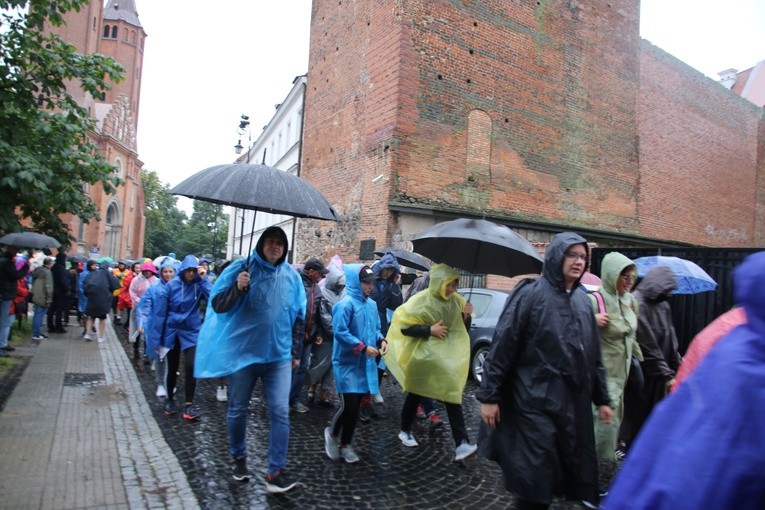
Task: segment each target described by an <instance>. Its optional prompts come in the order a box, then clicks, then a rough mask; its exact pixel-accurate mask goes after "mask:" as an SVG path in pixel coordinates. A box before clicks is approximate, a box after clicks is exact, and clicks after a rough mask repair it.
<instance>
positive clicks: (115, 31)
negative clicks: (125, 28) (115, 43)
mask: <svg viewBox="0 0 765 510" xmlns="http://www.w3.org/2000/svg"><path fill="white" fill-rule="evenodd" d="M116 38H117V26H116V25H115V26H113V27H112V39H116Z"/></svg>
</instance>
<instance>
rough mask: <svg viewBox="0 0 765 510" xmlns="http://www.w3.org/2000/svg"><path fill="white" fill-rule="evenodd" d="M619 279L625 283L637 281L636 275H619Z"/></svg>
mask: <svg viewBox="0 0 765 510" xmlns="http://www.w3.org/2000/svg"><path fill="white" fill-rule="evenodd" d="M619 278H621V279H622V280H624V281H625V282H630V283H631V282H634V281H635V280H636V279H637V278H636V277H635V275H634V274H622V275H619Z"/></svg>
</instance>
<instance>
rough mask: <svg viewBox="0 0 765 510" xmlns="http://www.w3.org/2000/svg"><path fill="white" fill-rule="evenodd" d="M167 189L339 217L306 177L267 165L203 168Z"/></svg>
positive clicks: (325, 217) (253, 207)
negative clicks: (302, 177)
mask: <svg viewBox="0 0 765 510" xmlns="http://www.w3.org/2000/svg"><path fill="white" fill-rule="evenodd" d="M170 193H171V194H173V195H183V196H184V197H189V198H193V199H196V200H204V201H205V202H212V203H215V204H222V205H230V206H233V207H237V208H239V209H250V210H255V211H265V212H269V213H273V214H287V215H290V216H297V217H300V218H316V219H320V220H335V221H337V220H338V216H337V213H336V212H335V209H334V208H333V207H332V206H331V205H330V204H329V202H327V199H326V198H324V195H322V194H321V193H320V192H319V190H317V189H316V188H314V187H313V186H312V185H311V184H310V183H309V182H308V181H306V180H304V179H301V178H300V177H297V176H295V175H292V174H291V173H289V172H285V171H282V170H277V169H276V168H272V167H270V166H266V165H251V164H244V163H234V164H229V165H218V166H213V167H210V168H206V169H204V170H202V171H201V172H197V173H196V174H194V175H192V176H191V177H189V178H188V179H186V180H185V181H183V182H182V183H180V184H178V185H177V186H175V187H174V188H173V189H171V190H170Z"/></svg>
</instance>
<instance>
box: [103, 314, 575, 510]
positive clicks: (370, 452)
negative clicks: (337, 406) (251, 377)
mask: <svg viewBox="0 0 765 510" xmlns="http://www.w3.org/2000/svg"><path fill="white" fill-rule="evenodd" d="M117 329H119V330H121V329H122V328H117ZM118 336H119V337H121V341H122V343H123V346H126V353H127V355H128V356H131V357H132V347H130V348H128V347H127V344H126V343H125V334H124V332H123V331H120V332H119V333H118ZM134 366H135V368H136V373H137V375H138V379H139V381H140V383H141V386H142V388H143V391H144V394H145V396H146V400H147V401H148V402H149V405H150V407H151V409H152V412H153V414H154V417H155V419H156V420H157V423H158V424H159V428H160V430H161V431H162V433H163V434H164V436H165V439H166V441H167V443H168V444H169V445H170V447H171V448H172V449H173V451H174V453H175V454H176V456H177V458H178V461H179V463H180V465H181V466H182V467H183V470H184V471H185V473H186V476H187V478H188V482H189V485H190V486H191V488H192V490H193V491H194V494H195V495H196V497H197V499H198V501H199V504H200V506H201V507H202V508H205V509H219V508H220V509H223V508H274V509H290V508H296V509H297V508H300V509H305V508H327V509H330V508H332V509H336V508H412V509H414V508H417V509H423V508H453V509H466V508H468V509H484V510H486V509H494V508H513V507H514V505H513V498H512V497H511V496H510V495H509V494H508V493H507V491H506V490H505V488H504V485H503V482H502V475H501V471H500V469H499V467H498V466H497V465H496V464H494V463H493V462H489V461H487V460H485V459H483V458H479V457H478V456H477V455H474V456H472V457H469V458H468V459H467V460H466V461H464V462H458V463H455V462H453V461H452V459H453V456H454V443H453V441H452V437H451V433H450V431H449V428H448V423H445V424H444V427H443V428H441V430H440V431H437V432H435V433H429V432H428V431H427V428H426V427H424V425H423V426H422V427H421V429H420V430H415V437H416V438H417V440H418V442H419V443H420V446H419V447H418V448H411V449H410V448H405V447H404V446H402V445H401V443H400V442H399V440H398V437H397V435H398V431H399V413H400V410H401V405H402V403H403V395H402V393H401V392H400V387H399V386H398V385H397V384H396V382H395V380H394V379H393V378H392V377H391V376H388V377H386V378H385V379H384V380H383V384H382V394H383V397H384V399H385V403H384V404H383V405H379V406H378V407H377V409H378V410H379V413H380V417H379V418H377V419H373V420H372V422H371V423H359V425H358V427H357V428H356V433H355V436H354V440H353V443H354V448H355V449H356V452H357V453H358V454H359V456H360V457H361V461H360V462H359V463H357V464H346V463H343V462H333V461H330V460H329V459H328V458H327V457H326V455H325V454H324V440H323V429H324V427H325V426H327V424H328V423H329V420H330V419H331V417H332V414H333V413H334V410H333V409H327V408H322V407H318V406H313V407H311V409H310V411H309V412H307V413H305V414H298V413H294V412H293V413H291V414H290V419H291V434H290V446H289V453H288V457H287V469H288V470H289V472H290V474H291V475H292V476H293V477H294V478H296V479H297V480H298V481H299V482H300V485H299V487H297V488H296V489H295V490H293V491H290V492H288V493H286V494H284V495H280V496H273V495H268V494H267V493H266V492H265V486H264V482H263V477H264V476H265V472H266V445H267V440H268V429H267V424H268V420H267V416H266V410H265V403H264V402H262V400H261V399H262V392H261V386H260V384H258V385H257V386H256V388H255V392H254V394H253V399H252V402H251V403H252V406H251V414H250V417H249V421H248V437H247V443H248V455H249V457H248V467H249V469H250V471H251V473H252V475H253V478H252V479H251V480H250V482H249V483H240V482H236V481H234V480H233V479H232V477H231V472H232V466H231V464H230V461H229V456H228V435H227V432H226V403H225V402H218V401H217V400H216V398H215V390H216V382H217V381H215V380H205V379H203V380H200V381H199V383H198V385H197V392H196V395H197V398H196V403H197V405H198V406H199V408H200V411H201V413H202V417H201V418H200V420H199V422H197V423H187V422H185V421H184V420H183V419H182V418H181V416H180V414H178V415H175V416H172V417H166V416H165V415H164V414H163V412H162V409H163V402H161V401H160V399H158V398H157V397H156V396H155V391H156V386H155V384H154V373H153V371H152V370H151V366H150V365H149V364H144V363H143V362H142V361H138V362H134ZM181 372H182V370H181ZM178 387H179V389H178V392H183V385H182V381H181V380H179V384H178ZM474 390H475V385H474V383H473V382H472V381H469V382H468V384H467V387H466V389H465V396H464V413H465V421H466V424H467V427H468V433H469V434H470V437H471V441H473V442H475V440H476V437H477V433H478V432H477V428H478V420H479V413H478V408H479V406H478V402H477V401H476V400H475V399H474V398H473V396H472V395H473V392H474ZM182 399H183V397H181V398H180V399H179V400H178V401H182ZM437 406H438V407H437V409H438V411H439V414H440V415H441V417H442V419H443V420H444V421H446V412H445V409H444V408H443V405H441V404H437ZM552 508H555V509H569V508H572V509H573V508H581V507H580V506H579V505H578V504H577V505H575V504H569V503H565V502H558V503H557V504H554V505H553V506H552Z"/></svg>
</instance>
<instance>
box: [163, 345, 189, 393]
mask: <svg viewBox="0 0 765 510" xmlns="http://www.w3.org/2000/svg"><path fill="white" fill-rule="evenodd" d="M196 352H197V346H196V345H195V346H192V347H189V348H188V349H186V350H185V351H183V365H184V370H183V386H184V390H185V392H186V400H185V401H186V402H188V403H191V402H194V393H195V392H196V390H197V380H196V379H195V378H194V356H195V355H196ZM180 364H181V341H180V340H178V339H177V338H176V339H175V345H174V346H173V348H172V349H170V351H169V352H168V353H167V374H166V375H167V377H166V379H165V388H166V389H167V399H168V400H173V397H174V393H175V383H176V381H177V380H178V367H179V366H180Z"/></svg>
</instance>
